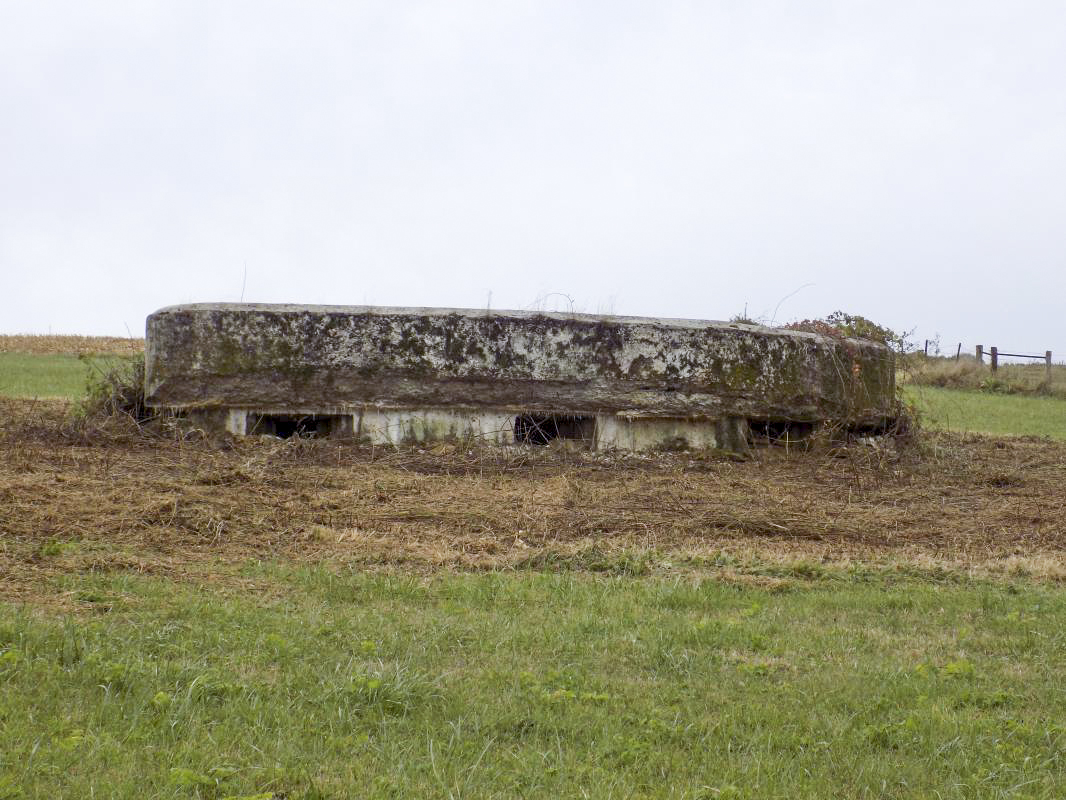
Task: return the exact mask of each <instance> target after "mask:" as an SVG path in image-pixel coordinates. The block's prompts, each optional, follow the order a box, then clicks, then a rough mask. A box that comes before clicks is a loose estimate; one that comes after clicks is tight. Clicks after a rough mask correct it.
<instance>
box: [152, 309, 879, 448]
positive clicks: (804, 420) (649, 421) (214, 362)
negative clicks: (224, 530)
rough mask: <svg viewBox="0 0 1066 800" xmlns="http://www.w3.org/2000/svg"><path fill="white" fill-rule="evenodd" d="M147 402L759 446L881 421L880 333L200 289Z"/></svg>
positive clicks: (463, 434)
mask: <svg viewBox="0 0 1066 800" xmlns="http://www.w3.org/2000/svg"><path fill="white" fill-rule="evenodd" d="M145 359H146V365H145V366H146V369H145V396H146V402H147V404H148V405H149V407H151V408H154V409H156V410H157V411H160V412H162V413H173V414H176V415H179V416H182V417H184V418H185V419H186V420H187V421H188V423H189V424H191V425H195V426H197V427H201V428H204V429H208V430H217V431H223V430H224V431H229V432H230V433H233V434H237V435H248V434H269V435H273V436H280V437H288V436H314V437H338V436H354V437H357V438H359V439H362V440H366V441H369V442H374V443H381V444H401V443H417V442H429V441H437V440H449V439H451V440H466V439H478V440H482V441H489V442H494V443H498V444H511V445H514V444H522V445H546V444H550V443H552V442H554V441H556V440H565V441H576V442H578V443H579V444H582V445H584V446H588V447H590V448H596V449H604V448H619V449H625V450H648V449H684V448H692V449H702V448H709V447H710V448H722V449H728V450H744V449H746V447H747V446H748V445H749V443H750V441H751V440H752V439H759V440H767V441H775V440H781V439H784V440H785V441H789V440H795V439H796V438H798V437H802V436H806V435H809V434H810V433H811V432H813V431H815V430H817V429H818V428H819V427H821V426H823V425H825V424H831V425H836V426H843V427H848V428H853V429H862V430H875V429H878V428H881V429H883V428H884V427H885V426H886V425H887V424H888V422H889V421H890V420H891V418H892V414H893V408H894V394H895V364H894V359H893V355H892V353H891V351H890V350H889V349H888V348H886V347H884V346H883V345H880V344H877V343H874V342H870V341H866V340H860V339H845V338H835V337H828V336H822V335H818V334H813V333H805V332H799V331H786V330H779V329H771V328H764V327H761V326H757V325H747V324H741V323H725V322H710V321H698V320H674V319H652V318H645V317H622V316H601V315H588V314H560V313H538V312H522V311H474V310H464V309H438V308H381V307H368V306H295V305H258V304H195V305H181V306H172V307H169V308H164V309H161V310H160V311H157V312H155V313H154V314H152V315H151V316H150V317H149V318H148V323H147V341H146V354H145Z"/></svg>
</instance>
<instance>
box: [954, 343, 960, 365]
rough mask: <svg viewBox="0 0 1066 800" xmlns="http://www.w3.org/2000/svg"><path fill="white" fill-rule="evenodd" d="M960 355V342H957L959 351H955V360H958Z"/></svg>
mask: <svg viewBox="0 0 1066 800" xmlns="http://www.w3.org/2000/svg"><path fill="white" fill-rule="evenodd" d="M961 355H962V342H959V349H958V350H956V351H955V360H956V361H958V360H959V356H961Z"/></svg>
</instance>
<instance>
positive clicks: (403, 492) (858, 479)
mask: <svg viewBox="0 0 1066 800" xmlns="http://www.w3.org/2000/svg"><path fill="white" fill-rule="evenodd" d="M65 408H66V407H65V405H64V404H62V403H58V402H51V403H36V404H34V403H30V402H28V401H16V400H0V417H2V419H3V422H2V423H0V576H3V577H0V587H2V588H0V594H3V595H6V596H18V595H23V594H26V593H33V592H34V591H35V589H34V587H39V586H42V585H44V584H45V581H43V580H41V579H42V578H43V577H45V575H46V574H53V573H55V572H56V571H71V570H73V571H86V570H112V569H132V570H135V571H144V572H165V573H168V574H175V575H180V574H189V575H198V576H202V575H203V574H204V573H205V572H211V570H212V569H213V566H212V565H217V564H219V563H235V562H239V561H243V560H246V559H248V558H275V557H284V558H287V559H297V560H307V561H316V562H317V561H322V560H329V561H334V562H338V563H359V564H361V565H364V566H365V565H403V567H404V568H405V569H416V570H418V569H430V568H439V567H448V568H459V569H500V568H517V567H522V566H537V567H542V568H555V567H566V566H570V567H577V568H587V569H593V570H597V569H608V570H613V569H623V570H628V569H645V568H648V567H649V565H650V567H651V568H655V569H658V568H677V567H678V565H689V566H693V567H698V566H699V565H700V564H721V563H723V561H722V558H723V554H726V555H727V556H728V558H727V559H726V560H729V559H734V560H735V559H736V558H740V559H741V560H742V561H743V560H744V559H758V560H760V561H761V562H764V563H769V562H779V563H795V562H797V561H804V562H811V563H816V562H829V563H836V564H848V563H854V562H891V563H896V564H900V563H904V564H911V565H919V566H922V565H924V566H931V565H932V566H935V565H949V566H953V567H961V568H965V569H979V570H984V571H997V570H998V571H1002V570H1005V569H1026V570H1029V571H1035V572H1039V573H1042V574H1044V575H1047V576H1050V577H1056V578H1057V577H1060V576H1062V575H1063V574H1066V568H1064V565H1066V526H1064V525H1063V523H1062V520H1063V519H1066V492H1063V491H1062V487H1063V486H1064V485H1066V444H1064V443H1053V442H1049V441H1046V440H1040V439H1035V438H1028V439H1027V438H1012V439H991V438H985V437H980V436H975V435H960V434H935V435H930V438H929V439H928V440H927V442H926V444H925V445H924V446H923V448H922V449H921V451H915V452H910V453H905V454H904V455H898V454H895V453H894V452H892V451H884V450H878V449H873V448H867V447H854V448H850V449H844V450H838V451H834V452H832V453H823V454H800V455H796V454H789V455H787V456H786V455H785V454H784V453H783V452H780V451H778V450H776V449H773V448H771V449H767V450H763V451H760V452H759V453H757V454H756V456H755V457H754V458H752V459H751V460H748V461H744V462H735V461H731V460H716V459H713V458H705V457H698V456H694V455H684V454H673V455H662V456H654V457H649V456H608V455H603V454H595V453H584V452H567V451H560V450H553V449H536V448H484V449H475V450H470V449H465V448H456V447H454V446H441V447H437V448H434V449H431V450H417V449H400V450H396V449H381V448H371V447H368V446H359V445H355V444H350V443H345V442H337V441H312V440H300V439H289V440H277V439H261V438H249V439H246V440H216V441H206V440H204V441H188V440H185V441H182V440H175V439H167V438H165V437H162V436H159V435H150V434H147V433H145V432H143V431H141V430H140V429H138V428H137V427H136V426H135V425H134V424H133V423H127V424H123V423H121V422H111V423H108V424H106V425H103V426H100V425H92V424H88V423H81V424H72V423H70V422H66V421H64V420H65V417H64V414H65ZM634 559H636V561H634ZM730 563H732V561H730Z"/></svg>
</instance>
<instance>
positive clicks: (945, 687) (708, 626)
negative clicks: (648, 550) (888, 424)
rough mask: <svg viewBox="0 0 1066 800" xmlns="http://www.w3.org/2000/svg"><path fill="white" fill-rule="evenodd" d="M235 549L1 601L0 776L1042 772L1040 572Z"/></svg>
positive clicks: (400, 784) (100, 790)
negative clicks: (990, 574) (594, 562)
mask: <svg viewBox="0 0 1066 800" xmlns="http://www.w3.org/2000/svg"><path fill="white" fill-rule="evenodd" d="M796 574H797V575H798V576H799V578H800V580H799V581H797V582H795V583H792V584H790V585H788V586H786V587H781V586H778V587H777V588H776V589H769V588H760V587H759V586H758V585H743V584H735V583H734V584H729V583H723V582H720V581H715V580H700V579H698V578H692V577H689V578H676V579H673V578H663V577H655V578H633V577H631V576H620V577H619V576H615V577H607V576H596V575H589V574H583V573H571V572H563V573H537V572H526V571H518V572H510V573H487V574H486V573H482V574H456V573H438V574H436V575H434V576H431V577H424V578H419V577H411V576H402V575H399V574H395V573H378V574H370V573H365V572H357V571H348V570H344V571H335V570H330V569H327V568H323V567H314V566H310V567H294V566H291V565H290V566H286V565H283V564H262V563H252V564H249V565H247V566H246V567H244V568H243V569H241V570H239V571H237V572H231V573H230V574H228V575H227V576H224V577H223V578H221V579H218V580H215V581H212V582H207V583H204V585H194V584H192V583H178V582H172V581H170V580H167V579H165V578H151V577H142V576H137V575H132V574H111V575H108V574H83V575H70V576H66V577H63V578H60V579H59V580H60V585H58V586H57V587H55V588H57V589H59V590H61V591H62V592H64V593H65V596H67V597H70V598H74V599H75V600H77V601H78V602H80V603H82V604H83V605H88V606H89V607H90V608H91V609H92V611H91V612H88V613H84V614H80V615H70V614H56V613H43V612H41V611H35V610H33V609H31V608H27V607H16V606H11V605H8V606H6V607H4V606H0V619H2V620H3V621H2V622H0V742H3V747H2V748H0V797H2V798H5V799H6V800H13V798H31V797H32V798H37V797H90V796H94V795H95V796H97V797H123V798H125V797H130V798H133V797H138V798H144V797H153V798H154V797H202V798H222V797H243V798H248V797H256V798H264V799H265V798H283V797H284V798H326V797H329V798H342V797H383V798H384V797H389V798H398V797H410V798H422V797H615V798H620V797H676V798H786V797H787V798H796V797H934V796H937V797H942V798H976V797H988V798H992V797H997V798H999V797H1027V798H1037V797H1041V798H1045V797H1046V798H1060V797H1063V796H1066V769H1064V766H1066V763H1064V759H1066V727H1064V719H1063V715H1062V709H1063V708H1066V595H1064V594H1063V592H1062V590H1061V589H1058V588H1053V587H1047V586H1040V585H1035V584H1017V585H1013V584H1006V583H998V584H997V583H981V582H969V581H967V580H965V579H963V578H956V579H954V580H950V579H949V580H944V577H945V576H941V580H935V579H934V580H930V579H929V578H928V577H926V578H925V579H922V578H921V577H920V576H917V577H911V578H907V577H904V578H902V582H900V579H899V578H898V577H897V578H895V579H893V580H887V579H886V578H885V576H883V575H879V574H878V573H876V572H863V571H853V572H838V573H831V572H829V573H827V572H822V571H819V570H812V571H811V572H810V573H809V574H808V575H804V573H803V570H799V571H797V573H796Z"/></svg>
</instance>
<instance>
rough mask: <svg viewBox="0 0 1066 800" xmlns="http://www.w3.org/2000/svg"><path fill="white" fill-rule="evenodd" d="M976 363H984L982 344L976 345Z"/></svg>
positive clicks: (983, 347)
mask: <svg viewBox="0 0 1066 800" xmlns="http://www.w3.org/2000/svg"><path fill="white" fill-rule="evenodd" d="M977 363H978V364H983V363H985V346H984V345H983V344H979V345H977Z"/></svg>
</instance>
